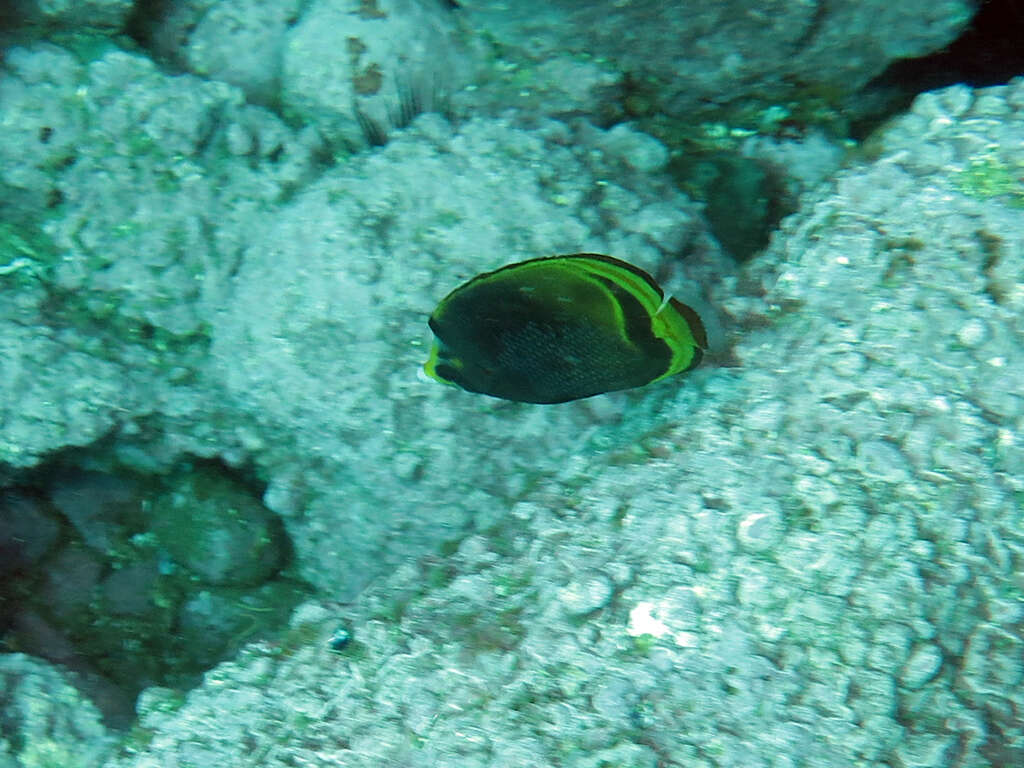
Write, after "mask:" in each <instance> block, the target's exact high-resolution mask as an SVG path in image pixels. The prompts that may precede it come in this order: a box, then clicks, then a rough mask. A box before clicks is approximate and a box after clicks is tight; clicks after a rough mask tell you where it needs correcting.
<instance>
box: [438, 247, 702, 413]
mask: <svg viewBox="0 0 1024 768" xmlns="http://www.w3.org/2000/svg"><path fill="white" fill-rule="evenodd" d="M430 329H431V330H432V331H433V332H434V336H435V337H436V338H435V339H434V344H433V346H432V347H431V350H430V357H429V359H428V360H427V362H426V364H425V365H424V370H425V371H426V372H427V375H428V376H430V377H432V378H434V379H436V380H437V381H439V382H441V383H442V384H450V385H453V386H457V387H461V388H462V389H465V390H468V391H470V392H479V393H481V394H484V395H490V396H492V397H500V398H504V399H505V400H516V401H519V402H524V403H564V402H567V401H569V400H578V399H580V398H583V397H591V396H593V395H599V394H601V393H602V392H613V391H615V390H619V389H631V388H633V387H639V386H643V385H644V384H650V383H651V382H653V381H658V380H659V379H664V378H665V377H667V376H672V375H674V374H677V373H682V372H683V371H688V370H690V369H691V368H694V367H695V366H696V365H697V364H698V363H700V361H701V358H702V356H703V351H704V350H705V349H707V346H708V343H707V334H706V332H705V330H704V324H703V323H702V322H701V320H700V317H699V316H698V315H697V313H696V312H695V311H694V310H693V309H691V308H690V307H688V306H687V305H685V304H683V303H682V302H680V301H677V300H676V299H674V298H671V297H666V296H665V293H664V291H662V289H661V288H660V287H659V286H658V284H657V283H656V282H655V281H654V278H653V277H651V276H650V275H649V274H647V273H646V272H644V271H643V270H642V269H640V268H639V267H634V266H633V265H632V264H627V263H626V262H624V261H619V260H618V259H614V258H612V257H611V256H602V255H600V254H596V253H576V254H572V255H567V256H549V257H546V258H540V259H531V260H529V261H523V262H519V263H518V264H509V265H507V266H504V267H502V268H501V269H498V270H495V271H494V272H486V273H484V274H482V275H478V276H476V277H474V278H473V279H472V280H470V281H469V282H467V283H465V284H463V285H461V286H459V287H458V288H456V289H455V290H454V291H452V292H451V293H450V294H448V295H447V296H446V297H445V298H444V299H442V301H441V303H440V304H438V306H437V309H435V310H434V313H433V314H432V315H431V316H430Z"/></svg>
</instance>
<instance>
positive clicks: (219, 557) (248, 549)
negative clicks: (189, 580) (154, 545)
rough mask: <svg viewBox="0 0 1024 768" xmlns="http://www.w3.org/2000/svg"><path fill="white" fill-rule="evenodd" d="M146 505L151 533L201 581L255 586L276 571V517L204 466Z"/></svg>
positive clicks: (280, 545) (280, 554)
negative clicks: (148, 506)
mask: <svg viewBox="0 0 1024 768" xmlns="http://www.w3.org/2000/svg"><path fill="white" fill-rule="evenodd" d="M167 488H168V490H167V491H165V492H164V493H162V494H160V495H159V496H157V497H156V498H154V499H153V500H152V503H151V506H150V510H149V512H150V518H151V524H152V530H153V532H154V534H155V535H156V537H157V540H158V541H159V543H160V546H162V547H163V548H164V549H166V550H167V552H168V553H170V555H171V557H173V558H174V559H175V560H176V561H177V562H178V563H180V564H181V565H182V566H184V567H185V568H187V569H188V570H189V571H191V572H192V573H193V574H195V575H196V576H197V577H198V578H199V579H200V580H201V581H203V582H205V583H207V584H215V585H232V586H242V585H255V584H259V583H261V582H263V581H266V580H267V579H268V578H270V577H271V576H272V575H273V574H274V573H275V572H276V571H277V570H278V568H279V567H280V566H281V563H282V561H283V558H284V551H285V541H284V534H283V531H282V529H281V526H280V522H279V520H278V518H277V516H276V515H274V514H273V513H272V512H271V511H270V510H268V509H267V508H266V507H264V506H263V505H262V504H261V503H260V501H259V499H258V498H256V497H255V496H253V494H252V491H251V490H250V489H248V488H246V487H245V486H243V485H242V484H241V483H239V482H237V481H235V480H233V479H231V478H230V477H228V476H226V475H225V474H223V473H222V472H218V471H217V470H216V469H213V468H211V467H208V466H202V465H201V466H197V467H195V468H193V469H185V470H181V471H179V472H178V473H176V474H175V475H173V476H172V477H170V478H168V480H167Z"/></svg>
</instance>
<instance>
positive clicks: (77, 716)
mask: <svg viewBox="0 0 1024 768" xmlns="http://www.w3.org/2000/svg"><path fill="white" fill-rule="evenodd" d="M0 711H3V713H4V726H3V738H2V739H0V765H3V766H11V768H15V767H17V768H30V766H61V768H100V766H103V765H104V764H105V762H106V758H107V757H108V756H109V754H110V751H111V749H112V748H113V746H114V739H113V738H112V736H111V734H110V733H108V731H107V729H106V728H105V727H104V726H103V723H102V722H101V720H100V715H99V713H98V712H97V710H96V707H94V706H93V705H92V703H91V702H89V701H88V700H87V699H85V698H83V697H82V696H81V695H80V694H79V692H78V691H77V690H76V689H75V688H74V687H73V686H71V685H70V684H69V683H68V682H67V681H66V680H65V678H64V674H63V673H62V672H61V671H59V670H58V669H57V668H56V667H54V666H51V665H50V664H47V663H46V662H44V661H40V660H38V659H33V658H32V657H30V656H25V655H24V654H20V653H12V654H4V655H2V656H0Z"/></svg>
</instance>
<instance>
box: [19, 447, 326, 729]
mask: <svg viewBox="0 0 1024 768" xmlns="http://www.w3.org/2000/svg"><path fill="white" fill-rule="evenodd" d="M112 447H113V446H105V448H106V450H97V448H96V447H94V448H93V449H84V450H68V451H61V452H59V453H57V454H55V455H54V456H53V457H52V458H51V460H50V461H49V462H47V463H46V464H44V465H41V466H39V467H37V468H35V469H33V470H30V471H25V472H21V473H18V474H17V475H16V476H14V477H11V476H8V477H7V478H6V482H5V483H4V485H3V486H2V487H0V653H12V652H21V653H26V654H29V655H31V656H36V657H39V658H43V659H47V660H48V661H50V662H52V663H54V664H57V665H59V666H61V667H63V668H64V669H65V670H67V672H68V675H69V680H70V681H71V682H72V683H73V684H75V685H76V686H77V687H78V688H79V690H80V691H81V692H82V693H83V694H84V695H85V696H86V697H88V698H89V699H91V700H92V701H93V703H94V704H96V706H97V707H98V708H99V710H100V711H101V712H102V713H103V715H104V717H105V719H106V721H107V723H108V724H109V725H111V726H114V727H127V726H128V725H130V723H131V721H132V719H133V717H134V702H135V698H136V696H137V695H138V693H139V692H140V691H141V690H142V689H143V688H144V687H147V686H151V685H162V686H165V687H169V688H173V689H177V690H178V691H182V692H183V691H185V690H187V689H188V688H190V687H191V686H193V685H194V684H195V683H196V682H198V680H199V679H200V677H201V675H202V673H203V672H204V671H205V670H207V669H209V668H210V667H211V666H213V665H214V664H216V663H218V662H219V661H221V660H223V659H225V658H229V657H231V656H232V655H234V653H235V652H237V650H238V649H239V647H240V646H241V645H242V644H243V643H245V642H248V641H251V640H253V639H256V638H260V637H263V638H275V637H277V636H278V635H279V633H280V632H282V631H283V630H285V629H286V628H287V617H288V615H289V613H290V612H291V610H292V608H293V607H294V606H295V605H296V604H297V603H298V602H299V601H300V600H302V599H303V597H304V596H305V595H306V594H307V593H308V590H307V588H306V587H305V585H303V584H301V583H300V582H298V581H297V580H296V579H295V578H294V577H293V576H291V575H290V573H289V565H290V563H291V561H292V556H293V553H292V548H291V542H290V541H289V540H288V537H287V534H286V532H285V531H284V527H283V525H282V523H281V520H280V519H279V518H278V517H277V516H276V515H274V514H273V513H272V512H271V511H270V510H268V509H267V508H266V507H264V505H263V503H262V494H263V491H264V487H263V485H262V483H259V482H258V481H257V480H255V479H254V478H253V476H252V475H251V474H249V473H246V472H244V471H241V472H240V471H238V470H236V469H234V468H230V467H227V466H225V465H224V464H221V463H219V462H216V461H207V460H189V461H183V462H180V463H179V464H177V465H176V466H175V467H173V468H172V469H170V470H169V471H167V472H166V473H160V474H152V473H149V474H147V473H144V472H139V471H137V470H133V469H127V468H125V467H123V466H121V465H120V464H119V463H118V462H117V460H116V459H114V458H112V453H113V452H112V451H111V450H109V449H110V448H112Z"/></svg>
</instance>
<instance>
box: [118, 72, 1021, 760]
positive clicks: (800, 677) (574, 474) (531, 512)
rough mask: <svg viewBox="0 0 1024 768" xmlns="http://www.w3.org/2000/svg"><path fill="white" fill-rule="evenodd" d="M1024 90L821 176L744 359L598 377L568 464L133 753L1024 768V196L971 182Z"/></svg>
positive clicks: (328, 611) (935, 119)
mask: <svg viewBox="0 0 1024 768" xmlns="http://www.w3.org/2000/svg"><path fill="white" fill-rule="evenodd" d="M1021 88H1022V86H1021V84H1019V83H1018V84H1016V85H1014V86H1011V87H1006V88H1001V89H991V90H988V91H982V92H978V93H971V92H965V91H962V90H953V91H945V92H943V93H940V94H937V95H929V96H925V97H922V98H921V99H920V100H919V101H918V103H917V105H916V106H915V108H914V110H913V111H912V112H911V114H910V115H908V116H907V117H906V118H904V119H903V120H902V121H899V122H897V123H896V124H895V125H894V126H893V127H892V128H891V129H890V130H889V131H888V132H887V133H886V134H885V135H884V136H883V137H882V147H883V149H882V150H881V155H880V157H879V158H878V159H877V160H875V161H872V162H870V163H867V164H864V165H860V166H856V167H853V168H850V169H848V170H846V171H844V172H842V173H841V174H839V176H838V177H837V178H836V179H835V181H834V182H833V183H832V184H831V185H830V186H828V187H826V188H823V189H822V190H820V192H819V193H818V194H817V195H816V196H815V197H813V198H811V199H808V200H807V201H806V205H805V207H804V209H803V210H802V211H801V212H799V213H798V214H797V215H796V216H794V217H793V218H792V219H790V220H789V221H788V222H787V224H786V226H785V228H784V230H783V232H782V233H781V235H780V236H778V237H777V239H776V240H775V242H774V244H773V246H772V248H771V249H770V250H769V252H768V253H767V254H765V256H764V258H763V260H761V261H759V262H757V263H756V264H755V265H752V266H751V267H750V268H749V269H748V270H747V271H746V273H745V274H742V275H740V276H739V277H738V278H737V280H736V283H735V284H732V281H731V280H727V281H726V282H727V285H725V286H723V288H722V293H721V296H723V297H724V296H725V295H730V294H731V295H732V296H733V297H734V298H733V299H732V300H731V301H728V302H726V304H727V305H728V309H729V311H730V313H731V314H732V315H733V317H734V318H735V319H736V320H737V321H738V322H741V323H745V324H747V325H748V326H750V327H752V328H753V327H758V326H764V325H765V323H766V321H767V322H768V326H767V327H762V328H761V330H754V331H750V332H749V333H748V334H747V335H746V338H744V339H743V340H742V341H741V342H740V344H739V345H738V347H737V350H736V354H737V356H738V358H739V360H740V361H741V363H742V367H740V368H735V369H720V370H705V371H702V372H698V373H696V374H695V375H694V376H693V377H692V378H691V379H690V381H689V383H688V384H687V386H685V387H683V388H678V389H677V388H664V389H661V390H658V391H654V392H650V393H649V394H648V396H647V397H645V398H643V399H636V400H633V399H630V398H627V397H624V398H621V399H619V401H618V403H617V406H616V407H614V408H612V407H609V406H607V405H605V406H600V405H598V401H595V403H594V404H593V405H592V406H590V407H592V408H593V410H590V411H589V412H588V415H589V418H590V419H591V421H592V424H593V426H592V427H591V428H590V429H589V430H586V431H576V432H574V433H572V434H563V435H562V439H564V440H565V441H566V442H569V441H572V442H573V443H574V445H575V448H574V450H573V451H572V452H571V453H566V454H563V456H564V458H561V459H560V461H559V463H558V467H557V469H554V470H551V471H547V472H541V473H539V474H538V475H536V476H534V477H533V478H532V480H531V482H530V483H528V484H526V485H522V486H518V487H516V489H515V490H514V491H513V492H510V491H509V490H508V489H505V490H502V489H501V488H499V487H497V486H491V487H486V488H480V489H479V490H478V492H477V493H476V494H475V495H474V496H473V497H472V503H473V504H475V505H477V506H475V508H474V510H475V515H474V527H475V531H476V532H475V533H472V534H470V535H466V536H463V537H462V538H461V540H460V542H459V544H458V546H457V548H456V549H455V551H454V552H452V553H451V554H450V555H448V556H446V557H444V558H441V557H430V558H425V559H421V560H420V561H418V562H416V563H414V562H412V561H408V562H407V563H406V564H404V565H403V566H401V567H399V568H398V569H397V570H396V571H395V572H394V573H392V574H391V575H390V577H389V578H388V580H387V581H386V582H378V583H376V584H374V585H373V586H372V587H371V588H370V589H368V590H367V591H365V592H364V593H363V594H362V595H360V596H359V597H358V598H357V599H356V600H355V601H354V602H353V603H351V604H348V605H346V606H338V605H336V604H331V603H327V604H322V605H310V606H307V607H306V608H305V609H302V610H300V611H299V612H298V613H297V614H296V616H295V617H294V619H293V626H292V631H291V633H289V635H287V636H286V637H285V638H284V639H283V640H282V644H281V645H279V646H271V645H258V646H251V647H250V648H248V649H247V650H246V651H245V653H243V654H242V656H240V657H239V658H238V659H237V660H236V661H235V662H234V663H231V664H226V665H223V666H221V667H220V668H218V670H217V671H216V672H215V673H213V674H211V675H210V676H209V677H208V679H207V683H206V684H205V685H204V686H202V687H201V688H199V689H197V690H196V691H194V692H193V693H192V694H190V695H189V697H188V700H187V702H186V704H185V705H184V706H183V707H182V708H181V709H180V710H178V711H176V712H174V713H167V712H165V711H163V712H162V711H161V710H160V709H159V708H158V707H154V708H152V709H150V708H148V707H146V706H145V705H144V706H143V713H144V714H143V719H142V724H143V726H144V727H145V728H147V729H151V730H152V741H151V742H150V744H149V746H148V747H146V748H145V749H140V750H139V753H138V754H137V755H135V756H133V757H126V758H124V759H122V760H120V761H118V762H117V763H116V765H117V766H119V768H120V767H122V766H123V768H129V767H131V768H142V766H155V765H161V764H164V763H167V762H177V763H179V764H193V765H207V764H213V763H215V762H225V761H227V762H231V761H232V760H237V759H240V756H241V754H242V752H241V751H240V750H241V749H242V748H241V747H240V746H239V745H240V743H242V742H243V741H244V742H245V743H246V745H247V746H246V747H245V753H246V754H252V753H253V750H255V753H256V754H258V755H259V756H260V760H261V764H263V765H270V766H273V765H287V764H290V763H294V762H296V761H299V762H304V763H307V764H310V765H324V766H327V765H332V764H338V763H344V764H346V765H367V766H370V765H380V764H381V763H388V762H392V763H400V764H402V765H409V766H442V765H451V764H454V763H458V764H459V765H469V766H476V765H479V766H493V765H508V766H518V765H551V764H561V765H568V766H599V765H605V764H608V763H612V764H617V763H620V762H621V763H622V764H629V765H649V766H655V765H673V764H682V765H693V766H707V767H710V766H715V767H716V768H717V767H720V766H790V765H808V766H821V767H827V766H848V765H855V764H890V765H891V764H896V765H905V766H910V765H913V766H935V767H936V768H939V766H942V767H946V766H978V767H981V766H993V767H994V766H1005V765H1013V764H1016V763H1018V762H1019V761H1020V757H1021V754H1022V753H1021V749H1022V738H1024V730H1022V721H1021V719H1020V715H1019V713H1020V712H1021V708H1022V705H1024V702H1022V700H1021V697H1020V690H1021V682H1022V679H1024V678H1022V675H1024V664H1022V662H1021V658H1022V654H1021V648H1022V640H1021V633H1020V622H1021V618H1022V609H1021V605H1022V599H1021V596H1022V589H1024V584H1022V583H1021V581H1020V572H1021V562H1022V557H1024V539H1022V536H1021V531H1022V530H1024V520H1022V518H1021V504H1020V494H1021V492H1022V488H1021V487H1020V481H1019V478H1020V476H1021V472H1020V466H1019V462H1020V460H1021V456H1022V451H1021V432H1020V420H1021V417H1022V404H1021V400H1020V394H1021V393H1020V387H1019V381H1021V380H1024V378H1022V377H1021V376H1019V375H1013V374H1012V371H1011V373H1010V375H1009V377H1008V378H1001V377H1000V376H999V372H1000V371H1003V370H1006V369H1008V368H1012V366H1013V365H1014V364H1015V363H1014V362H1013V359H1014V355H1013V350H1015V349H1018V348H1019V346H1020V344H1021V343H1022V339H1021V330H1022V329H1021V326H1020V313H1019V312H1018V311H1017V305H1018V304H1019V301H1020V296H1019V291H1020V285H1021V270H1022V269H1024V258H1022V253H1021V250H1020V237H1019V232H1020V231H1021V228H1022V224H1024V222H1022V221H1021V218H1022V216H1024V214H1022V213H1021V212H1020V211H1019V210H1018V209H1016V208H1015V207H1014V206H1012V205H1010V204H1008V202H1007V200H1006V199H1005V198H1002V197H998V196H997V197H992V198H985V199H980V198H978V197H975V196H972V195H967V194H964V193H963V192H961V191H959V190H958V189H957V184H958V181H957V174H958V169H959V168H961V167H968V166H969V165H970V163H971V162H972V158H973V157H974V154H973V152H974V150H973V149H971V148H972V147H974V146H975V145H976V144H977V145H978V146H982V147H984V146H987V145H988V144H989V143H990V141H991V139H992V138H993V136H994V134H992V133H988V134H986V132H998V131H1000V130H1002V128H1001V126H1004V125H1005V124H1006V122H1007V120H1010V121H1017V122H1018V124H1019V122H1021V121H1024V114H1020V113H1019V112H1018V111H1017V110H1018V108H1017V107H1016V106H1015V103H1016V102H1017V101H1018V100H1019V99H1020V94H1021ZM951 104H952V105H953V106H952V107H951V106H950V105H951ZM958 105H959V106H958ZM1000 105H1001V106H1000ZM996 109H1004V110H1005V109H1008V110H1009V112H1006V111H1004V112H1003V115H1004V120H1003V121H991V120H989V119H987V118H985V117H984V114H985V112H988V111H991V110H996ZM922 120H925V121H926V122H927V125H928V126H930V128H927V130H928V135H927V140H926V141H924V142H920V141H914V142H911V141H909V140H908V139H907V137H908V136H910V135H916V136H920V130H921V125H919V123H920V121H922ZM965 136H967V137H971V138H969V139H968V140H967V141H964V140H963V138H964V137H965ZM965 146H966V149H965V150H963V152H962V153H961V149H962V148H963V147H965ZM403 151H404V150H403ZM937 157H941V158H943V159H942V161H941V164H936V161H935V158H937ZM1013 159H1014V158H1012V157H1010V158H1006V161H1007V162H1012V161H1013ZM993 249H996V250H993ZM424 279H427V278H426V276H424ZM758 286H760V287H758ZM440 391H441V392H442V393H443V394H442V395H441V396H440V398H439V400H438V401H437V402H435V406H434V408H433V409H432V412H434V413H451V414H452V415H451V418H452V423H459V422H460V421H462V420H464V419H466V418H468V414H469V413H470V411H464V410H462V409H463V408H469V409H473V410H476V409H475V408H474V405H473V403H474V401H473V400H465V399H464V398H460V396H459V395H458V394H457V393H456V394H452V395H449V393H447V392H445V391H444V390H440ZM442 401H447V402H442ZM603 402H605V403H606V404H607V403H608V402H609V401H607V400H605V401H603ZM587 407H588V406H582V408H587ZM460 413H462V414H465V415H463V416H459V415H458V414H460ZM473 418H474V419H476V418H485V419H486V424H487V432H488V438H489V440H491V441H492V442H493V441H501V442H502V444H503V445H508V444H509V441H510V440H512V439H513V438H512V435H513V433H516V432H522V431H523V429H524V428H525V427H527V426H528V425H530V424H531V423H532V421H531V416H530V411H529V410H527V409H520V408H505V409H497V410H496V411H494V412H492V413H490V414H483V415H482V414H481V413H479V412H477V413H475V414H473ZM554 418H556V419H557V418H558V417H554ZM546 423H547V424H549V425H550V424H551V423H552V422H551V421H550V420H547V421H546ZM554 423H558V422H554ZM540 434H541V433H540V432H538V433H536V435H535V436H534V438H533V439H534V440H537V439H539V438H538V437H537V435H540ZM472 440H473V436H472V435H471V434H467V433H465V432H460V431H458V430H456V431H455V432H453V433H452V434H451V437H450V439H449V442H447V443H446V448H448V449H449V450H455V451H457V450H458V449H459V448H458V446H459V445H461V444H464V443H467V442H471V441H472ZM557 443H558V440H557V439H556V438H551V439H550V441H549V442H548V443H546V444H544V449H545V450H548V449H549V447H550V446H551V445H557ZM581 449H582V450H581ZM522 450H526V449H525V448H524V449H522ZM511 469H513V470H514V468H511ZM520 471H521V470H520ZM404 487H408V486H405V485H403V488H404ZM340 624H345V626H346V627H347V628H348V630H350V631H351V632H352V635H353V638H354V639H353V640H352V641H351V642H350V643H349V644H348V645H347V646H346V647H345V648H343V649H342V650H341V651H340V652H331V651H330V650H329V644H328V638H329V637H330V636H331V634H332V633H333V632H334V631H335V630H336V629H337V628H338V626H339V625H340ZM152 696H153V697H154V700H155V701H156V700H159V692H153V694H152ZM225 713H227V714H225ZM243 734H245V738H244V739H243Z"/></svg>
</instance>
